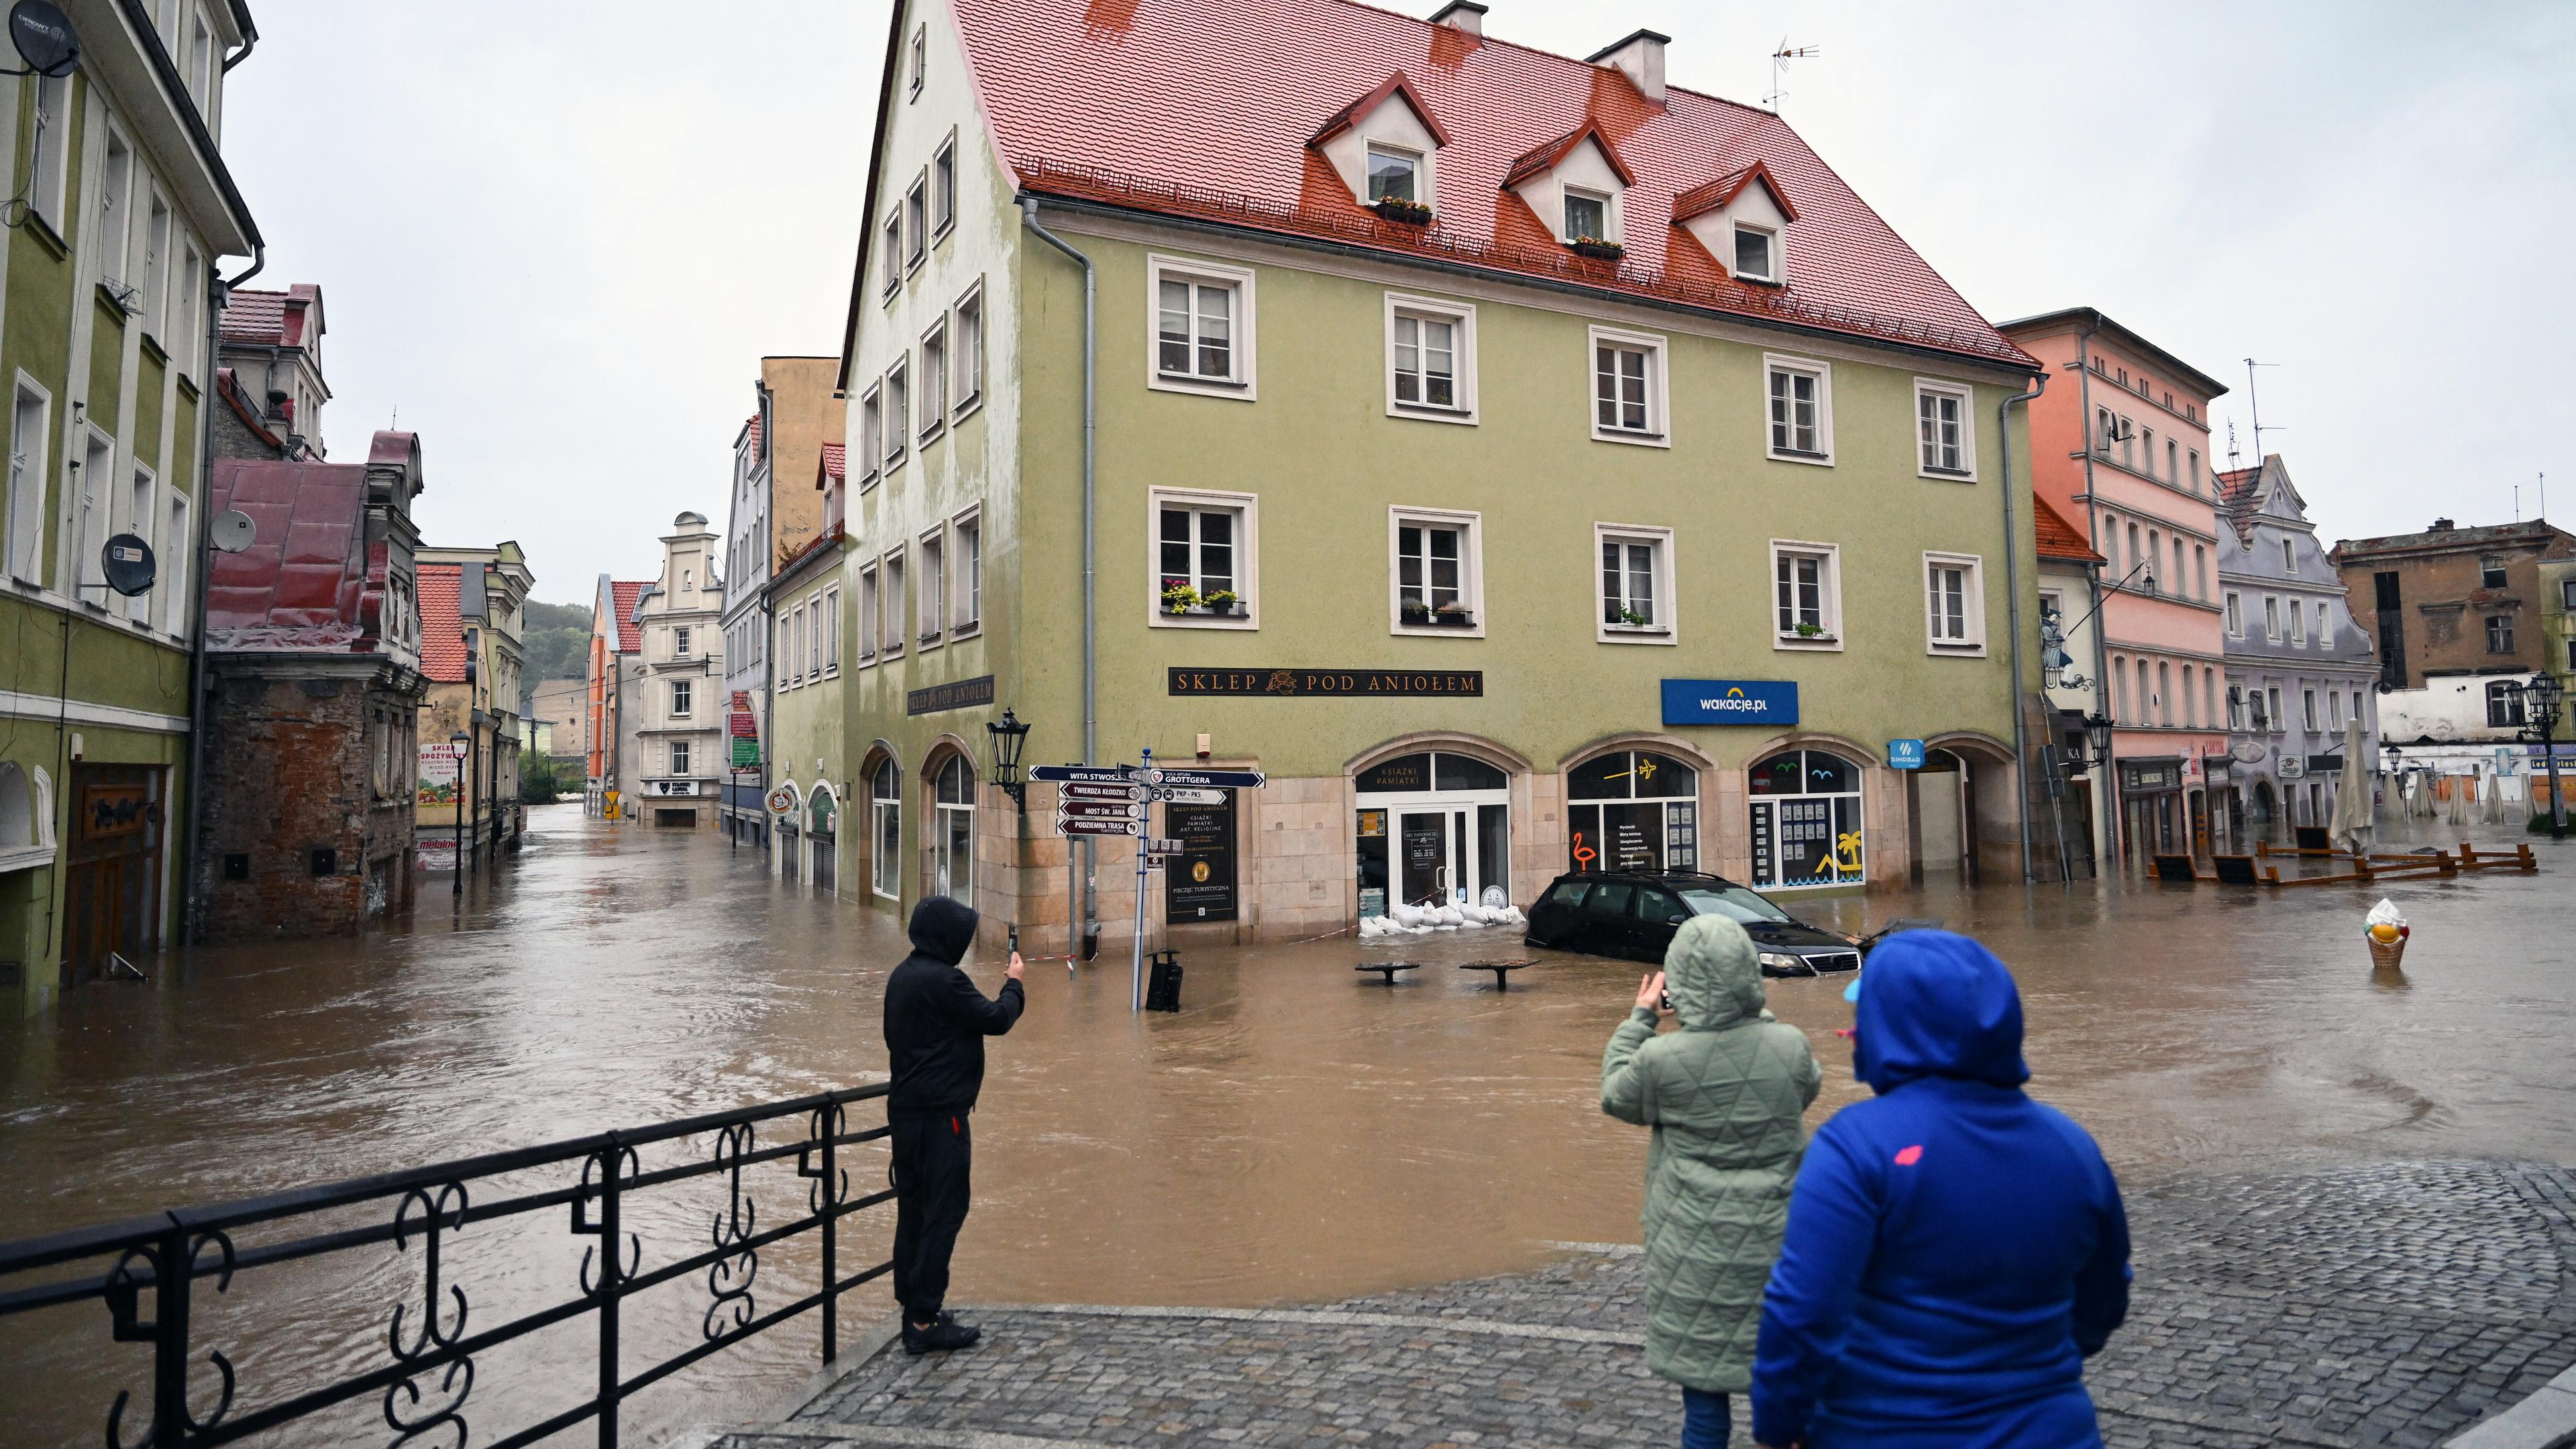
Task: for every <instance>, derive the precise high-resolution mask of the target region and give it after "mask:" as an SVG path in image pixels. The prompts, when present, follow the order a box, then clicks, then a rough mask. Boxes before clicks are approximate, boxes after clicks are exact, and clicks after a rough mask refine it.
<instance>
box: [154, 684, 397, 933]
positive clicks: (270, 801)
mask: <svg viewBox="0 0 2576 1449" xmlns="http://www.w3.org/2000/svg"><path fill="white" fill-rule="evenodd" d="M417 704H418V702H417V700H416V699H415V698H413V697H412V696H410V695H408V694H405V693H403V692H402V691H400V690H398V689H395V688H392V687H390V681H389V680H388V679H387V678H386V677H385V676H382V675H379V676H377V677H376V678H374V679H367V678H347V677H342V678H311V677H305V678H264V677H260V676H257V675H246V674H243V673H240V672H236V671H227V670H226V669H225V668H224V666H223V664H222V662H221V661H220V660H219V661H218V662H217V663H216V665H215V689H214V691H213V694H212V697H211V699H210V701H209V703H208V707H207V712H206V719H205V725H204V727H205V729H206V730H207V750H206V765H205V779H204V783H203V787H202V788H203V808H204V812H205V818H204V830H205V838H204V847H203V849H202V850H201V851H200V852H199V854H198V858H197V869H198V871H199V873H200V875H199V889H200V891H201V893H202V899H203V900H204V902H205V905H204V914H203V918H202V923H201V927H200V930H201V934H202V937H203V939H204V940H206V941H208V942H210V943H223V942H238V941H251V940H273V939H280V938H295V937H304V936H327V935H339V934H345V933H348V932H352V931H356V930H358V929H359V928H360V927H361V926H362V925H364V924H365V922H366V920H367V919H368V917H369V916H370V915H372V914H377V913H381V912H384V911H389V910H401V909H404V908H407V907H408V906H409V905H410V904H411V893H412V871H411V869H410V866H411V856H410V851H411V844H412V841H411V800H410V791H409V786H410V781H411V778H412V774H413V762H414V756H413V746H412V742H411V739H410V733H409V731H410V726H411V721H412V719H413V717H414V715H415V713H416V710H417ZM387 748H390V749H391V759H392V760H393V766H392V770H391V780H392V784H393V786H394V789H395V791H396V793H394V794H393V795H392V796H391V798H382V797H380V794H379V790H380V781H379V776H378V773H377V771H378V768H379V762H380V760H381V759H383V758H384V756H383V755H382V754H381V753H380V752H381V751H384V750H386V749H387ZM317 850H328V851H330V852H331V853H332V856H333V859H332V860H331V862H330V873H329V874H327V875H319V876H317V875H316V874H314V867H315V862H314V852H315V851H317ZM235 857H240V858H243V860H244V861H245V862H246V864H247V867H248V874H247V877H246V878H244V879H229V878H227V865H228V863H230V862H231V861H232V860H233V858H235Z"/></svg>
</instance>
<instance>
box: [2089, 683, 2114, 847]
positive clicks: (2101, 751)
mask: <svg viewBox="0 0 2576 1449" xmlns="http://www.w3.org/2000/svg"><path fill="white" fill-rule="evenodd" d="M2116 723H2117V722H2116V721H2114V720H2113V719H2112V718H2111V717H2110V716H2109V715H2106V714H2103V713H2101V712H2099V711H2096V712H2094V713H2092V714H2088V715H2086V716H2085V717H2084V740H2085V743H2087V744H2089V745H2091V746H2092V747H2093V760H2092V766H2093V798H2094V799H2095V800H2097V801H2099V802H2101V803H2102V804H2103V805H2105V806H2106V807H2107V808H2106V809H2105V810H2104V812H2103V818H2102V843H2103V844H2104V845H2105V846H2107V847H2109V850H2110V853H2111V855H2112V856H2113V857H2114V858H2115V859H2116V858H2117V856H2118V855H2119V844H2120V777H2119V776H2118V775H2117V774H2115V773H2114V772H2113V771H2112V768H2111V731H2112V729H2113V728H2114V727H2115V725H2116Z"/></svg>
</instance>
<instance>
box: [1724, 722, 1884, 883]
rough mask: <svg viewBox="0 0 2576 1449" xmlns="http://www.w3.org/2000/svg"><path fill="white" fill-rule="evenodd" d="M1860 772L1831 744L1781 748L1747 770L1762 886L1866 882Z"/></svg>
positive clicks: (1756, 876) (1755, 858)
mask: <svg viewBox="0 0 2576 1449" xmlns="http://www.w3.org/2000/svg"><path fill="white" fill-rule="evenodd" d="M1860 778H1861V776H1860V767H1859V766H1858V765H1855V764H1853V763H1852V762H1851V761H1849V760H1846V759H1844V758H1843V757H1842V756H1840V755H1836V754H1831V753H1828V752H1827V751H1824V750H1792V751H1789V752H1788V753H1786V754H1781V755H1774V756H1772V757H1771V758H1770V759H1767V760H1764V761H1761V762H1760V763H1758V764H1756V765H1755V766H1753V768H1752V769H1751V770H1749V771H1747V772H1746V780H1745V788H1746V791H1747V792H1748V793H1749V794H1750V795H1751V796H1752V797H1753V799H1752V801H1751V802H1750V804H1749V806H1748V807H1747V808H1748V809H1749V811H1750V813H1751V817H1752V848H1753V884H1754V885H1755V886H1756V887H1757V888H1766V889H1779V890H1787V889H1794V888H1796V887H1799V886H1827V885H1856V884H1858V883H1859V882H1860V881H1861V879H1862V877H1863V862H1864V858H1865V852H1864V850H1863V836H1862V819H1861V797H1860Z"/></svg>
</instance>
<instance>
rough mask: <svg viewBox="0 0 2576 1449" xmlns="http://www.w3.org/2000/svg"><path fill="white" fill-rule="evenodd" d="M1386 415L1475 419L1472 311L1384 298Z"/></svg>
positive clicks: (1464, 306) (1391, 295) (1425, 299)
mask: <svg viewBox="0 0 2576 1449" xmlns="http://www.w3.org/2000/svg"><path fill="white" fill-rule="evenodd" d="M1386 415H1387V416H1388V417H1391V418H1422V419H1426V420H1428V421H1433V422H1443V423H1473V422H1475V421H1476V309H1475V308H1474V307H1472V306H1470V305H1467V304H1465V303H1460V302H1443V301H1438V300H1436V299H1433V298H1430V297H1409V296H1406V295H1404V294H1403V293H1400V292H1389V293H1387V294H1386Z"/></svg>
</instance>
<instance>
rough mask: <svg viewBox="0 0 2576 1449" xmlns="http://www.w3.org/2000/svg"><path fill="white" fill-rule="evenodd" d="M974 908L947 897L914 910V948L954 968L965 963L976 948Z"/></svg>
mask: <svg viewBox="0 0 2576 1449" xmlns="http://www.w3.org/2000/svg"><path fill="white" fill-rule="evenodd" d="M976 919H977V917H976V915H975V911H974V908H973V907H971V906H968V905H966V904H964V903H963V902H960V901H954V900H951V899H949V898H948V897H946V896H932V897H930V898H929V899H928V900H925V901H923V902H922V903H921V904H920V905H917V906H915V907H913V908H912V946H913V949H914V950H916V951H919V952H920V953H921V954H923V955H924V956H928V957H930V958H931V959H932V960H934V961H944V962H946V963H948V964H949V965H951V966H954V965H956V964H957V963H958V962H960V961H963V960H965V959H966V948H967V947H969V946H972V945H974V944H975V922H976Z"/></svg>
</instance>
